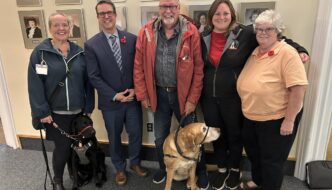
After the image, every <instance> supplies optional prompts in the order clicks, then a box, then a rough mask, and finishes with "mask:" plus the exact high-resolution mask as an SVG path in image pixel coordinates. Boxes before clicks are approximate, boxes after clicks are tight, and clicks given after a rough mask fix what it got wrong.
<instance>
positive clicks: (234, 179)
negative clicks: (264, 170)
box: [226, 168, 240, 190]
mask: <svg viewBox="0 0 332 190" xmlns="http://www.w3.org/2000/svg"><path fill="white" fill-rule="evenodd" d="M239 185H240V171H239V169H233V168H232V169H231V170H230V171H229V174H228V178H227V179H226V187H227V188H228V189H230V190H235V189H237V188H238V187H239Z"/></svg>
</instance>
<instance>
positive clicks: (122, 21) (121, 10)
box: [116, 6, 127, 31]
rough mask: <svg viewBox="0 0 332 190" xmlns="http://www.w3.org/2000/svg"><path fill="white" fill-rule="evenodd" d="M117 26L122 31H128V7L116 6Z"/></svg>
mask: <svg viewBox="0 0 332 190" xmlns="http://www.w3.org/2000/svg"><path fill="white" fill-rule="evenodd" d="M116 27H117V28H119V29H120V30H122V31H127V7H125V6H119V7H116Z"/></svg>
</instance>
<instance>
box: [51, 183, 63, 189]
mask: <svg viewBox="0 0 332 190" xmlns="http://www.w3.org/2000/svg"><path fill="white" fill-rule="evenodd" d="M53 190H66V189H65V187H64V186H63V184H62V183H54V184H53Z"/></svg>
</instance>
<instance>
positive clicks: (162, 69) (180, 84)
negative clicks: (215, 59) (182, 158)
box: [134, 0, 209, 189]
mask: <svg viewBox="0 0 332 190" xmlns="http://www.w3.org/2000/svg"><path fill="white" fill-rule="evenodd" d="M179 12H180V3H179V0H160V2H159V15H160V16H159V17H158V18H156V19H154V20H152V21H150V22H149V23H147V24H146V25H145V26H143V27H142V28H141V30H140V31H139V34H138V39H137V43H136V54H135V63H134V85H135V94H136V98H137V100H138V101H141V103H142V105H143V106H144V107H145V108H147V109H151V110H152V111H153V112H154V136H155V145H156V150H157V156H158V161H159V166H160V170H158V171H157V173H156V174H155V175H154V178H153V182H154V183H161V182H163V181H164V180H165V176H166V170H165V164H164V162H163V143H164V141H165V138H166V137H167V136H168V134H169V132H170V127H171V118H172V115H173V113H174V115H175V116H176V118H177V120H178V121H180V119H181V117H185V119H184V120H183V121H184V122H183V124H184V125H185V124H188V123H190V122H193V121H195V120H196V115H195V113H194V111H195V108H196V105H197V103H198V100H199V97H200V94H201V91H202V87H203V81H202V80H203V61H202V56H201V45H200V36H199V32H198V31H197V28H196V27H195V25H194V24H192V23H191V22H189V21H188V20H187V19H186V18H185V17H183V16H181V15H180V14H179ZM198 177H199V180H198V186H199V187H200V188H202V189H205V188H207V187H208V185H209V184H208V180H207V176H206V172H205V166H204V164H202V165H201V167H200V164H199V166H198Z"/></svg>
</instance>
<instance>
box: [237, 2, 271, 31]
mask: <svg viewBox="0 0 332 190" xmlns="http://www.w3.org/2000/svg"><path fill="white" fill-rule="evenodd" d="M267 9H275V1H269V2H249V3H241V4H240V14H239V21H240V22H241V23H242V24H244V25H250V24H253V22H254V21H255V19H256V18H257V16H258V15H259V14H260V13H261V12H263V11H265V10H267Z"/></svg>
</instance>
